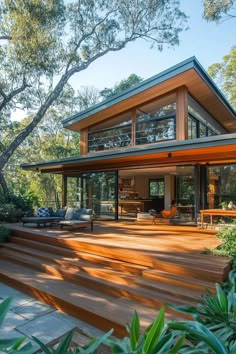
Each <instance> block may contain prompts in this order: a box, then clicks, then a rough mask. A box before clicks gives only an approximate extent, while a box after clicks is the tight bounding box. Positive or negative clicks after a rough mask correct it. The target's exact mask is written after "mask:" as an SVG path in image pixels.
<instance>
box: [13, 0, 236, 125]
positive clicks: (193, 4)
mask: <svg viewBox="0 0 236 354" xmlns="http://www.w3.org/2000/svg"><path fill="white" fill-rule="evenodd" d="M180 3H181V10H182V11H184V12H185V14H186V15H187V16H189V19H188V26H189V29H188V30H187V31H185V32H182V33H181V34H180V45H179V46H177V47H175V48H167V47H164V49H163V51H162V52H159V51H158V50H157V49H155V48H154V49H150V44H148V43H147V42H145V41H143V40H139V41H136V42H134V43H131V44H129V45H128V46H127V48H125V49H123V50H121V51H118V52H115V53H109V54H107V55H106V56H104V57H102V58H100V59H99V60H97V61H96V62H94V63H93V64H91V65H90V66H89V67H88V68H87V69H86V70H85V71H83V72H80V73H79V74H77V75H74V76H73V77H72V79H71V80H70V81H69V83H70V84H71V85H72V86H73V87H74V88H75V89H76V90H77V89H79V88H80V87H81V86H93V87H96V88H97V89H99V90H102V89H103V88H105V87H113V86H114V85H115V84H116V83H119V82H120V81H121V80H122V79H126V78H127V77H128V76H129V75H130V74H133V73H134V74H137V75H138V76H140V77H141V78H143V79H148V78H150V77H151V76H153V75H156V74H158V73H160V72H161V71H163V70H165V69H168V68H170V67H171V66H173V65H176V64H178V63H179V62H181V61H183V60H185V59H187V58H189V57H192V56H195V57H196V58H197V59H198V60H199V62H200V63H201V65H202V66H203V67H204V68H205V70H207V69H208V67H209V66H210V65H211V64H213V63H216V62H221V60H222V58H223V56H224V55H226V54H227V53H229V51H230V49H231V48H232V46H233V45H236V38H235V33H236V19H231V20H228V21H225V22H223V23H220V24H216V23H213V22H210V23H209V22H207V21H206V20H204V19H203V18H202V13H203V5H202V0H180ZM25 115H26V113H25V112H22V111H16V112H15V113H14V114H13V119H17V120H19V119H21V118H23V117H24V116H25Z"/></svg>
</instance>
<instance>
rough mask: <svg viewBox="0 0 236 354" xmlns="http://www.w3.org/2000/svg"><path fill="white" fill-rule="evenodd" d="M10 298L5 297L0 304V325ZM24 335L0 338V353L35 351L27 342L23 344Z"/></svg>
mask: <svg viewBox="0 0 236 354" xmlns="http://www.w3.org/2000/svg"><path fill="white" fill-rule="evenodd" d="M11 302H12V298H10V297H9V298H7V299H5V300H3V301H2V303H1V304H0V327H2V325H3V323H4V320H5V318H6V315H7V313H8V311H9V308H10V305H11ZM25 340H26V337H21V338H10V339H4V338H3V339H2V338H0V352H1V353H11V354H14V353H17V354H18V353H19V354H32V353H33V352H34V351H35V348H34V347H33V345H32V344H31V343H30V342H29V343H26V344H24V342H25Z"/></svg>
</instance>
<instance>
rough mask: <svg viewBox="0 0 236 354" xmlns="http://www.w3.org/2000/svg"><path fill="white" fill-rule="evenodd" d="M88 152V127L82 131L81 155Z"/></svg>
mask: <svg viewBox="0 0 236 354" xmlns="http://www.w3.org/2000/svg"><path fill="white" fill-rule="evenodd" d="M87 153H88V129H87V128H85V129H81V131H80V155H87Z"/></svg>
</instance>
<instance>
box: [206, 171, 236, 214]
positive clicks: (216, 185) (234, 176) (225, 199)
mask: <svg viewBox="0 0 236 354" xmlns="http://www.w3.org/2000/svg"><path fill="white" fill-rule="evenodd" d="M207 171H208V193H207V201H208V207H209V209H215V208H216V209H218V208H221V206H222V203H226V204H228V203H229V202H230V201H233V204H236V165H225V166H214V167H209V168H208V169H207Z"/></svg>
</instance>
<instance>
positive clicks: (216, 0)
mask: <svg viewBox="0 0 236 354" xmlns="http://www.w3.org/2000/svg"><path fill="white" fill-rule="evenodd" d="M234 4H235V0H203V8H204V12H203V17H204V18H205V19H206V20H207V21H214V22H220V21H225V20H229V19H232V18H235V17H236V9H235V7H234Z"/></svg>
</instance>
